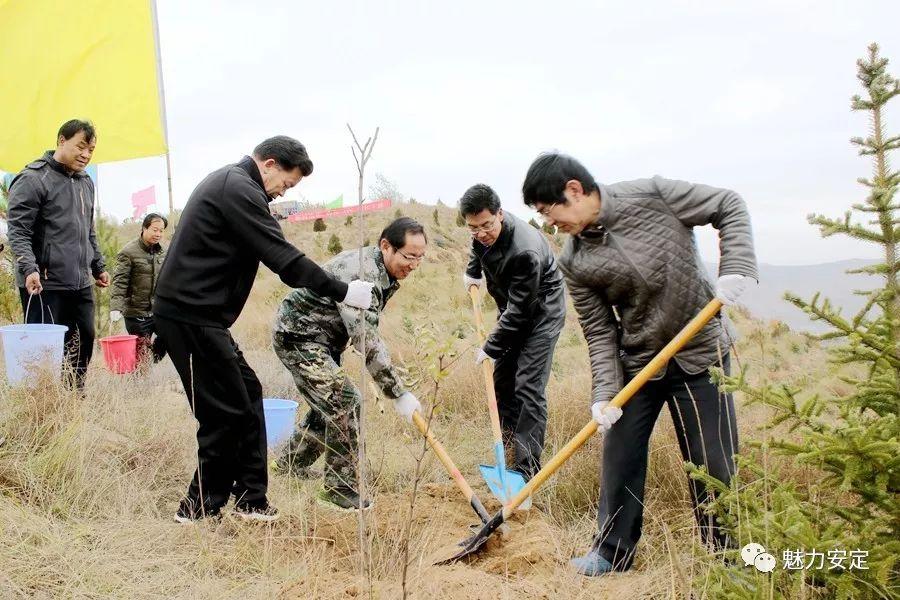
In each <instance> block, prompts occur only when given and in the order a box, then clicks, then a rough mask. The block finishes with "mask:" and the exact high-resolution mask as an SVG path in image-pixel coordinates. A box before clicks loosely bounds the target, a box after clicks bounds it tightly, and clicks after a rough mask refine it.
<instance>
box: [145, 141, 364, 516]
mask: <svg viewBox="0 0 900 600" xmlns="http://www.w3.org/2000/svg"><path fill="white" fill-rule="evenodd" d="M312 169H313V164H312V161H311V160H310V159H309V156H308V155H307V153H306V148H304V147H303V144H301V143H300V142H298V141H297V140H295V139H293V138H289V137H286V136H276V137H273V138H270V139H267V140H265V141H263V142H262V143H261V144H259V145H258V146H257V147H256V148H255V149H254V150H253V155H252V156H246V157H244V158H243V159H242V160H241V161H240V162H238V163H237V164H234V165H228V166H225V167H222V168H221V169H219V170H217V171H214V172H213V173H211V174H210V175H208V176H207V177H206V179H204V180H203V181H202V182H200V184H199V185H198V186H197V187H196V189H195V190H194V192H193V193H192V194H191V197H190V198H189V199H188V202H187V205H186V206H185V208H184V212H183V213H182V215H181V220H180V222H179V223H178V229H177V231H176V233H175V236H174V238H173V239H172V244H171V245H170V246H169V253H168V256H167V258H166V262H165V263H164V265H163V268H162V272H161V273H160V275H159V281H158V283H157V287H156V300H155V302H154V304H153V316H154V321H155V323H156V331H157V335H159V336H160V337H161V338H162V339H163V341H164V343H165V344H166V346H167V348H168V350H169V356H170V357H171V358H172V362H173V363H174V364H175V368H176V369H177V371H178V374H179V376H180V377H181V381H182V383H183V384H184V390H185V393H186V394H187V397H188V400H189V401H190V403H191V409H192V410H193V412H194V416H195V417H196V418H197V421H199V423H200V427H199V429H198V430H197V445H198V451H197V457H198V468H197V471H196V472H195V473H194V478H193V480H192V481H191V484H190V486H189V487H188V491H187V495H186V496H185V498H184V499H183V500H182V501H181V505H180V506H179V508H178V512H177V513H176V514H175V520H176V521H178V522H180V523H190V522H193V521H195V520H197V519H200V518H203V517H209V516H216V515H218V514H219V512H220V511H221V509H222V507H223V506H224V505H225V504H226V503H227V502H228V498H229V496H230V495H231V494H234V496H235V506H234V510H235V514H237V515H238V516H240V517H243V518H246V519H255V520H262V521H271V520H274V519H275V518H277V511H276V510H275V508H274V507H272V506H271V505H269V503H268V500H267V498H266V489H267V485H268V472H267V466H266V432H265V417H264V415H263V406H262V385H261V384H260V382H259V379H257V377H256V374H255V373H254V372H253V369H251V368H250V366H249V365H248V364H247V361H246V360H244V357H243V354H242V353H241V351H240V349H239V348H238V346H237V344H236V343H235V341H234V339H233V338H232V337H231V333H230V332H229V330H228V328H229V327H231V325H232V324H233V323H234V322H235V320H237V318H238V316H239V315H240V313H241V310H242V309H243V307H244V304H245V303H246V301H247V297H248V296H249V294H250V288H251V287H252V286H253V280H254V278H255V277H256V271H257V269H258V267H259V263H260V261H261V262H262V263H263V264H265V265H266V266H267V267H269V268H270V269H271V270H272V271H273V272H275V273H277V274H278V275H279V276H280V277H281V280H282V281H284V282H285V283H286V284H287V285H289V286H291V287H295V288H297V287H306V288H310V289H311V290H313V291H315V292H316V293H317V294H319V295H321V296H324V297H327V298H331V299H332V300H334V301H335V302H343V303H345V304H347V305H348V306H351V307H354V308H359V309H362V310H366V309H368V307H369V305H370V303H371V301H372V284H371V283H367V282H363V281H353V282H351V283H350V284H349V285H348V284H346V283H343V282H341V281H339V280H337V279H335V278H333V277H331V276H330V275H329V274H327V273H326V272H325V271H323V270H322V269H321V268H320V267H319V266H318V265H317V264H315V263H314V262H313V261H311V260H310V259H309V258H307V257H306V256H305V255H304V254H303V253H302V252H300V251H299V250H298V249H297V248H295V247H294V246H293V245H291V244H290V243H289V242H288V241H287V240H286V239H285V238H284V234H283V233H282V231H281V228H280V227H279V226H278V223H277V222H276V221H275V219H274V217H272V215H271V214H270V213H269V207H268V203H269V202H270V201H271V200H272V199H274V198H277V197H279V196H281V195H282V194H284V192H285V191H287V190H288V189H290V188H291V187H293V186H295V185H297V183H299V182H300V180H301V179H302V178H303V177H305V176H308V175H309V174H310V173H312Z"/></svg>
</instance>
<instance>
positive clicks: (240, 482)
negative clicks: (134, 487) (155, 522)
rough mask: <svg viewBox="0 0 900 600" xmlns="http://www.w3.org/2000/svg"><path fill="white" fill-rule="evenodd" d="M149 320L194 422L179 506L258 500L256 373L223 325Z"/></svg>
mask: <svg viewBox="0 0 900 600" xmlns="http://www.w3.org/2000/svg"><path fill="white" fill-rule="evenodd" d="M154 319H155V324H156V333H157V335H158V336H159V337H161V338H162V340H163V343H164V344H165V345H166V348H167V349H168V351H169V357H170V358H171V359H172V362H173V363H174V364H175V369H176V370H177V371H178V375H179V376H180V377H181V383H182V384H183V385H184V391H185V393H186V394H187V397H188V402H190V405H191V410H192V411H193V413H194V417H195V418H196V419H197V421H198V422H199V423H200V427H199V429H198V430H197V460H198V468H197V470H196V471H195V472H194V478H193V480H192V481H191V483H190V486H189V487H188V491H187V495H186V497H185V499H184V500H183V501H182V506H183V507H184V508H186V509H188V510H190V511H193V512H195V513H199V512H200V510H201V504H202V508H203V510H205V511H206V512H207V513H215V512H217V511H218V510H219V509H221V508H222V507H223V506H224V505H225V504H226V503H227V502H228V497H229V495H230V494H232V493H233V494H234V496H235V503H236V504H248V505H251V506H254V505H257V506H258V505H264V504H265V503H266V488H267V486H268V471H267V465H266V425H265V415H264V414H263V405H262V385H261V384H260V382H259V379H257V377H256V373H254V372H253V369H251V368H250V365H248V364H247V361H246V360H244V355H243V354H242V353H241V351H240V349H239V348H238V345H237V344H236V343H235V341H234V339H233V338H232V337H231V333H230V332H229V331H228V330H227V329H225V328H223V327H204V326H200V325H192V324H190V323H182V322H180V321H175V320H172V319H167V318H165V317H161V316H159V315H154Z"/></svg>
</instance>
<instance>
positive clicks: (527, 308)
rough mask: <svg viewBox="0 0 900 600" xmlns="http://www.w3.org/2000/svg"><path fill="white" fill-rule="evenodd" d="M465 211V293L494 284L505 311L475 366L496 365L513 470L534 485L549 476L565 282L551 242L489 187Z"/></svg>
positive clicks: (475, 191)
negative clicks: (544, 458)
mask: <svg viewBox="0 0 900 600" xmlns="http://www.w3.org/2000/svg"><path fill="white" fill-rule="evenodd" d="M459 211H460V213H461V214H462V217H463V219H465V221H466V225H467V226H468V228H469V232H470V233H471V234H472V249H471V253H470V256H469V265H468V268H467V269H466V272H465V274H464V276H463V282H464V284H465V288H466V290H468V289H469V288H470V287H471V286H472V285H477V286H479V287H480V288H482V287H484V282H485V280H487V291H488V293H489V294H490V295H491V296H492V297H493V298H494V300H495V301H496V303H497V308H498V309H499V311H500V314H499V316H498V318H497V324H496V326H495V327H494V330H493V331H492V332H491V333H490V335H489V336H488V338H487V341H486V342H485V345H484V347H483V348H479V349H478V351H477V353H476V360H475V362H476V364H481V362H482V361H483V360H487V359H490V360H493V361H494V389H495V392H496V394H497V409H498V411H499V413H500V426H501V428H502V429H503V433H504V437H506V438H507V440H509V441H512V442H513V446H514V448H515V459H514V466H513V468H514V469H515V470H516V471H518V472H520V473H521V474H522V475H523V476H524V477H525V479H526V480H527V479H530V478H531V477H533V476H534V474H535V473H537V472H538V471H539V470H540V468H541V452H542V451H543V448H544V433H545V431H546V429H547V396H546V387H547V381H548V380H549V378H550V364H551V362H552V361H553V350H554V348H555V346H556V341H557V340H558V339H559V334H560V332H561V331H562V328H563V325H564V324H565V320H566V300H565V292H564V287H563V278H562V274H561V273H560V272H559V268H558V267H557V264H556V259H555V258H554V256H553V253H552V252H551V251H550V246H549V244H548V243H547V240H546V238H545V237H544V235H543V234H542V233H541V232H540V231H538V230H537V229H535V228H534V227H532V226H531V225H529V224H527V223H524V222H523V221H521V220H519V219H517V218H516V217H515V216H513V215H512V214H511V213H504V212H503V209H502V208H501V207H500V198H499V197H498V196H497V194H496V193H495V192H494V190H492V189H491V188H490V187H489V186H487V185H484V184H477V185H473V186H472V187H470V188H469V189H468V190H466V193H465V194H463V196H462V198H461V199H460V201H459Z"/></svg>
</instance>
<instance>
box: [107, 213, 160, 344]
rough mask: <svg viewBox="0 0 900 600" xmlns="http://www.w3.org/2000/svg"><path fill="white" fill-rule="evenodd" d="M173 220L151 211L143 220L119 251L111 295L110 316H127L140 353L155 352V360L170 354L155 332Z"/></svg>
mask: <svg viewBox="0 0 900 600" xmlns="http://www.w3.org/2000/svg"><path fill="white" fill-rule="evenodd" d="M168 225H169V221H168V220H167V219H166V218H165V217H164V216H162V215H159V214H156V213H150V214H148V215H147V216H145V217H144V220H143V222H142V223H141V234H140V235H139V236H138V238H137V239H135V240H131V241H130V242H128V243H127V244H125V246H124V247H122V249H121V250H119V253H118V254H117V255H116V268H115V270H114V271H113V277H112V295H111V296H110V299H109V308H110V311H109V320H110V321H111V322H112V323H118V322H119V321H120V320H122V317H123V316H124V317H125V330H126V331H127V332H128V333H130V334H132V335H136V336H138V355H139V357H142V356H144V355H146V354H148V353H149V354H151V355H152V356H153V360H154V361H157V362H158V361H160V360H162V358H163V357H164V356H165V355H166V347H165V344H164V343H163V341H162V338H160V337H159V336H156V339H155V340H153V339H152V336H153V334H154V333H155V332H156V328H155V327H154V325H153V313H152V312H151V309H152V308H153V292H154V291H155V289H156V281H157V279H158V278H159V273H160V271H161V270H162V265H163V261H164V260H165V253H166V251H165V248H163V245H162V236H163V231H164V230H165V228H166V227H168Z"/></svg>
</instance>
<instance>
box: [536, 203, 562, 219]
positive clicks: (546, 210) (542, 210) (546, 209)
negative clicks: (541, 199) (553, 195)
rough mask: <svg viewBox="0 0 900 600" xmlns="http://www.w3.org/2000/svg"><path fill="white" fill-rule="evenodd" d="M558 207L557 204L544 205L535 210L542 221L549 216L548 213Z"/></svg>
mask: <svg viewBox="0 0 900 600" xmlns="http://www.w3.org/2000/svg"><path fill="white" fill-rule="evenodd" d="M557 206H559V204H545V205H544V206H542V207H541V208H539V209H535V210H536V211H537V214H538V215H540V217H541V218H542V219H546V218H547V217H549V216H550V213H551V212H553V209H554V208H556V207H557Z"/></svg>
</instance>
